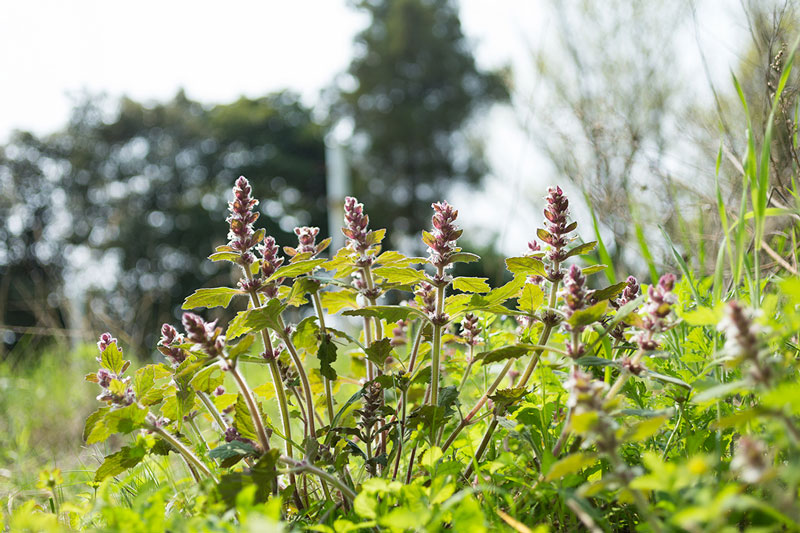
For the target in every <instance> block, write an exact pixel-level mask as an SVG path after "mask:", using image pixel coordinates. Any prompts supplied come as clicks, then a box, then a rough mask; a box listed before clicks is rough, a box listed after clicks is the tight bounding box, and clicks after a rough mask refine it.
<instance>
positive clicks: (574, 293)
mask: <svg viewBox="0 0 800 533" xmlns="http://www.w3.org/2000/svg"><path fill="white" fill-rule="evenodd" d="M593 292H594V291H590V290H587V289H586V276H584V275H583V272H582V271H581V269H580V267H579V266H578V265H572V266H570V267H569V271H568V272H567V275H566V276H565V277H564V288H563V290H562V291H561V296H562V297H563V298H564V313H565V314H566V315H567V317H570V316H572V314H573V313H574V312H575V311H579V310H581V309H585V308H586V307H588V305H589V301H590V298H591V296H592V293H593ZM565 327H568V325H567V326H565Z"/></svg>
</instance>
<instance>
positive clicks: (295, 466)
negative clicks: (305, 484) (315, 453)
mask: <svg viewBox="0 0 800 533" xmlns="http://www.w3.org/2000/svg"><path fill="white" fill-rule="evenodd" d="M280 462H282V463H283V464H285V465H288V466H290V467H291V468H292V471H295V472H308V473H310V474H314V475H315V476H317V477H318V478H319V479H320V481H322V482H328V483H330V484H331V485H333V486H334V487H336V488H337V489H339V492H341V493H342V496H344V497H345V498H346V499H348V500H349V501H350V503H352V502H353V500H355V498H356V493H355V492H353V489H351V488H350V487H348V486H347V485H346V484H344V483H342V481H341V480H339V479H338V478H336V477H334V476H332V475H330V474H329V473H327V472H325V471H324V470H322V469H321V468H317V467H316V466H314V465H312V464H311V463H309V462H307V461H297V460H295V459H291V458H289V457H281V458H280Z"/></svg>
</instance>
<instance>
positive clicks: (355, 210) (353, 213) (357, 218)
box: [342, 196, 370, 255]
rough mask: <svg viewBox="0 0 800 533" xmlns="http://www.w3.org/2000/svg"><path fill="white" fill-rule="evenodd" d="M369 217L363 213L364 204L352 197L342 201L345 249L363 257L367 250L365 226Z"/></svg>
mask: <svg viewBox="0 0 800 533" xmlns="http://www.w3.org/2000/svg"><path fill="white" fill-rule="evenodd" d="M368 225H369V216H367V215H366V214H365V213H364V204H361V203H358V200H356V199H355V198H354V197H352V196H348V197H347V198H345V199H344V227H343V228H342V233H344V236H345V237H347V239H348V240H347V248H348V249H349V250H352V251H353V252H357V253H358V254H360V255H363V254H364V253H365V252H366V251H367V250H368V249H369V246H370V245H369V244H368V243H367V233H368V230H367V226H368Z"/></svg>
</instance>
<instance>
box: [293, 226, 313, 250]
mask: <svg viewBox="0 0 800 533" xmlns="http://www.w3.org/2000/svg"><path fill="white" fill-rule="evenodd" d="M294 233H295V235H297V241H298V243H299V246H298V247H297V253H298V254H312V255H315V254H316V253H317V235H318V234H319V228H315V227H309V226H303V227H300V228H294Z"/></svg>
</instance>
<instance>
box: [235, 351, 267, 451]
mask: <svg viewBox="0 0 800 533" xmlns="http://www.w3.org/2000/svg"><path fill="white" fill-rule="evenodd" d="M226 363H227V364H228V367H229V369H230V370H229V371H230V373H231V376H233V379H234V381H236V385H237V386H238V387H239V392H241V393H242V398H244V401H245V403H246V404H247V409H248V410H249V411H250V418H251V419H252V420H253V425H254V426H255V428H256V436H257V437H258V443H259V444H260V445H261V449H262V450H263V451H265V452H266V451H268V450H269V437H267V430H266V429H265V428H264V421H263V420H262V419H261V411H260V410H259V409H258V404H256V401H255V400H254V399H253V394H252V392H251V391H250V387H248V386H247V382H246V381H245V379H244V376H243V375H242V374H241V372H239V369H238V368H236V367H235V366H234V363H233V361H226Z"/></svg>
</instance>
